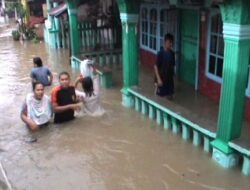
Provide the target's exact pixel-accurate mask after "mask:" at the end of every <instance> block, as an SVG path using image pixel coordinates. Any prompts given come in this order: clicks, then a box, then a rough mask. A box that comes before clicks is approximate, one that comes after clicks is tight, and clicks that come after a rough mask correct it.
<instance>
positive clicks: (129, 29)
mask: <svg viewBox="0 0 250 190" xmlns="http://www.w3.org/2000/svg"><path fill="white" fill-rule="evenodd" d="M117 2H118V6H119V10H120V18H121V22H122V48H123V51H122V55H123V58H122V59H123V89H122V90H121V92H122V104H123V106H125V107H131V106H132V105H133V102H132V99H131V96H130V94H129V92H128V90H127V89H128V88H129V87H131V86H136V85H138V81H139V65H138V52H139V51H138V38H137V24H138V13H139V4H140V1H139V0H134V1H132V0H117Z"/></svg>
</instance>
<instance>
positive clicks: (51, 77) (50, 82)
mask: <svg viewBox="0 0 250 190" xmlns="http://www.w3.org/2000/svg"><path fill="white" fill-rule="evenodd" d="M52 82H53V75H52V73H51V72H50V75H49V84H50V85H51V84H52Z"/></svg>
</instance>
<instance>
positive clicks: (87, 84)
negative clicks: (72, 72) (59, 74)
mask: <svg viewBox="0 0 250 190" xmlns="http://www.w3.org/2000/svg"><path fill="white" fill-rule="evenodd" d="M82 89H83V91H84V92H85V93H86V95H87V96H92V95H93V92H94V88H93V80H92V79H91V77H84V78H83V80H82Z"/></svg>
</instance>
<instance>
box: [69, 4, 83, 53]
mask: <svg viewBox="0 0 250 190" xmlns="http://www.w3.org/2000/svg"><path fill="white" fill-rule="evenodd" d="M67 5H68V15H69V32H70V45H71V56H72V55H77V54H79V53H80V34H79V30H78V19H77V7H76V2H75V1H72V0H71V1H69V0H68V1H67Z"/></svg>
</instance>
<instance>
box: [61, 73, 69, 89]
mask: <svg viewBox="0 0 250 190" xmlns="http://www.w3.org/2000/svg"><path fill="white" fill-rule="evenodd" d="M59 83H60V85H61V87H62V88H68V87H69V85H70V76H69V73H68V72H65V71H63V72H61V73H60V74H59Z"/></svg>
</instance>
